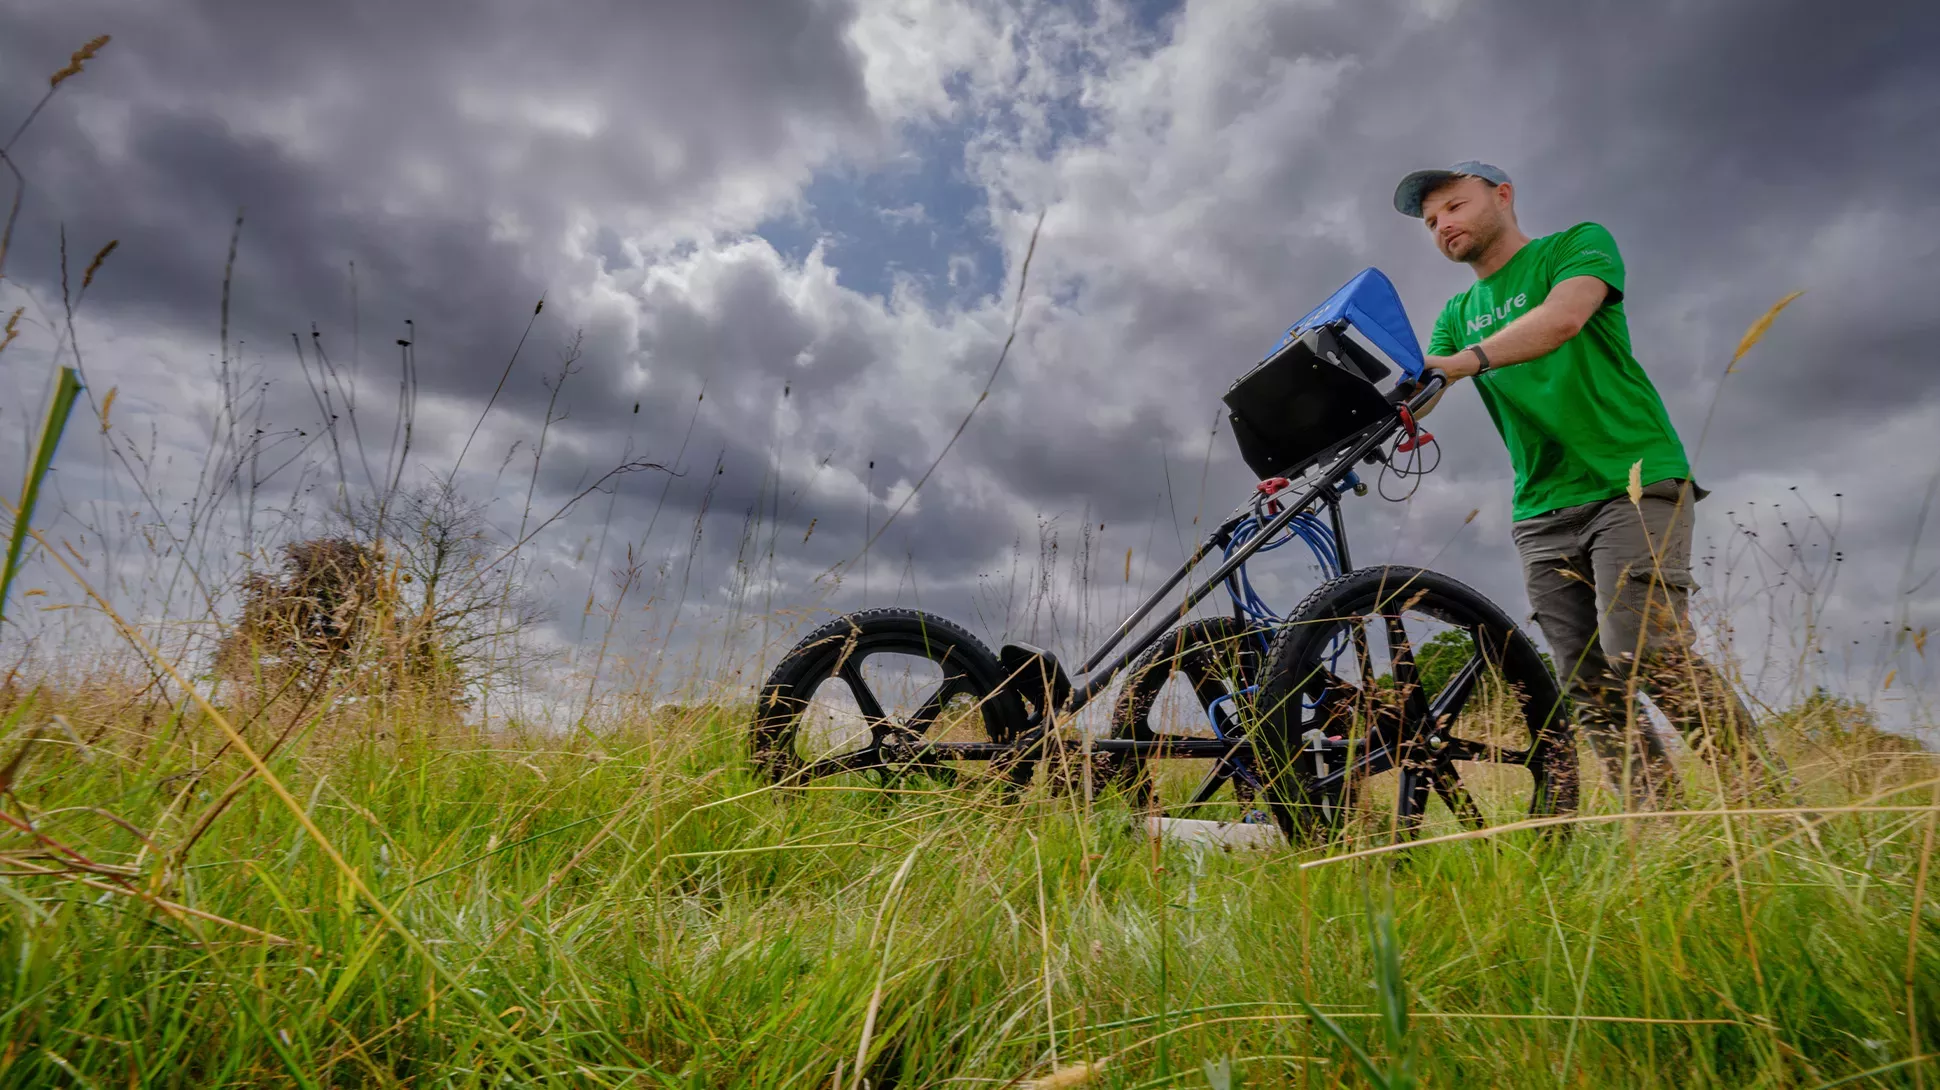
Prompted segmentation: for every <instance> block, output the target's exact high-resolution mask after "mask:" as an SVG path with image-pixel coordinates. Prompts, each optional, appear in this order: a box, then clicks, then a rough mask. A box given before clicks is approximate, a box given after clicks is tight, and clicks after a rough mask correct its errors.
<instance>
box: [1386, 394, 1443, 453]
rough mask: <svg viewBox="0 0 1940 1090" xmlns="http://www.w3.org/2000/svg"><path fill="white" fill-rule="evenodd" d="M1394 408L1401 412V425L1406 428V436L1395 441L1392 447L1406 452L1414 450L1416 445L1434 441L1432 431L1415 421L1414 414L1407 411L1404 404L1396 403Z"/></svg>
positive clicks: (1424, 444) (1422, 445)
mask: <svg viewBox="0 0 1940 1090" xmlns="http://www.w3.org/2000/svg"><path fill="white" fill-rule="evenodd" d="M1396 409H1397V411H1399V412H1400V413H1401V426H1402V427H1403V428H1404V429H1406V430H1407V432H1408V437H1407V438H1406V439H1403V440H1402V441H1400V442H1399V443H1396V444H1395V445H1394V449H1396V450H1398V451H1400V452H1402V453H1403V454H1406V453H1407V452H1409V451H1411V450H1415V449H1416V448H1418V447H1425V446H1427V445H1428V444H1430V443H1432V442H1434V441H1435V436H1434V434H1433V433H1431V432H1429V431H1428V430H1427V429H1425V428H1423V427H1422V426H1421V425H1420V424H1417V423H1415V414H1413V413H1411V412H1409V411H1408V407H1407V406H1406V405H1398V406H1396Z"/></svg>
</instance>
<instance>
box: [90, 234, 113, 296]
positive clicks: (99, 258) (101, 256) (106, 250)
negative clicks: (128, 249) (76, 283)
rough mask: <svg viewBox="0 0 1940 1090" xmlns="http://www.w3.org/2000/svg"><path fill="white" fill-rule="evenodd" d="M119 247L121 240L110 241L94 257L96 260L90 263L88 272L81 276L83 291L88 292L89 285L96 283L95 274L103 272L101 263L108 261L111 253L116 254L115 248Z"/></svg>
mask: <svg viewBox="0 0 1940 1090" xmlns="http://www.w3.org/2000/svg"><path fill="white" fill-rule="evenodd" d="M119 245H121V240H120V239H118V238H111V239H109V240H108V244H107V245H106V246H103V247H101V252H100V253H97V254H95V255H94V260H93V261H90V262H88V269H87V271H86V272H84V273H82V274H81V290H82V291H86V290H88V285H90V284H92V283H94V274H95V273H97V272H99V271H101V263H102V262H103V261H106V260H108V255H109V254H111V253H114V252H115V247H117V246H119Z"/></svg>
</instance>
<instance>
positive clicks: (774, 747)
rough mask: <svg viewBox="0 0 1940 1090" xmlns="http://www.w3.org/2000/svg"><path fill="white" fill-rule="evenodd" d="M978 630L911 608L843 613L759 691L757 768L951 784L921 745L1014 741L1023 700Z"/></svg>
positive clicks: (950, 768) (791, 774)
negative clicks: (1010, 687)
mask: <svg viewBox="0 0 1940 1090" xmlns="http://www.w3.org/2000/svg"><path fill="white" fill-rule="evenodd" d="M1003 681H1004V673H1003V669H1002V667H1001V666H1000V665H999V664H998V660H997V656H996V655H994V654H992V653H991V652H990V649H989V648H987V647H985V646H984V645H983V644H982V643H981V642H979V641H978V639H977V638H976V637H975V636H972V635H971V634H970V633H968V632H966V631H964V630H963V629H962V628H960V627H958V626H957V625H955V624H953V623H951V622H950V621H946V620H944V619H943V618H941V617H937V616H933V615H931V614H927V613H922V612H919V611H917V610H913V609H870V610H864V611H862V612H860V613H852V614H849V615H847V616H844V617H838V618H836V619H835V620H833V621H830V622H829V623H828V624H825V625H823V626H822V627H820V628H818V629H816V630H815V631H814V632H811V633H809V634H808V636H806V637H805V638H803V639H802V641H801V642H800V643H798V644H796V645H795V647H794V648H793V649H792V650H790V651H789V652H788V654H787V655H786V656H785V657H784V658H783V659H782V660H781V662H780V663H779V664H777V665H776V666H775V669H774V672H773V673H772V674H770V675H769V677H768V680H767V682H766V683H764V684H763V685H762V687H761V696H760V702H759V704H758V706H757V707H756V710H755V718H754V724H753V727H752V729H751V731H750V741H751V743H752V745H751V748H752V751H753V757H754V763H755V767H756V768H758V769H759V770H760V771H761V772H762V774H763V775H765V776H766V777H767V778H768V779H769V780H771V781H772V782H775V783H802V782H806V781H808V780H812V779H819V778H822V777H826V776H841V775H850V776H855V777H859V778H860V779H861V780H863V781H865V782H868V783H871V784H873V785H877V786H886V785H888V784H890V783H892V782H895V781H898V780H900V779H902V778H904V777H905V776H908V775H910V774H912V773H921V774H923V775H926V776H928V777H929V778H930V779H933V780H938V781H942V782H954V780H955V778H956V767H955V763H954V762H946V761H940V760H935V759H926V758H925V757H924V756H923V753H922V748H923V745H924V744H925V743H928V742H938V741H961V742H1008V741H1010V740H1012V739H1013V738H1015V737H1016V736H1017V734H1018V733H1019V732H1020V731H1021V730H1022V729H1023V724H1024V718H1025V716H1024V707H1023V703H1022V701H1020V700H1019V699H1018V697H1017V695H1016V693H1014V692H1012V691H1009V690H1007V689H1004V688H1003Z"/></svg>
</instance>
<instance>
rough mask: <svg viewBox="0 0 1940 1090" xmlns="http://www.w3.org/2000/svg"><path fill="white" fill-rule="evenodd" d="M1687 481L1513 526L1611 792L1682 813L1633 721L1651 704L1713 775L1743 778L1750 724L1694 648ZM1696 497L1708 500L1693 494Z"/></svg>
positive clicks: (1670, 781)
mask: <svg viewBox="0 0 1940 1090" xmlns="http://www.w3.org/2000/svg"><path fill="white" fill-rule="evenodd" d="M1694 487H1695V486H1691V485H1688V484H1687V483H1686V482H1685V481H1682V480H1664V481H1658V482H1656V483H1654V484H1651V485H1648V486H1646V487H1645V488H1644V490H1643V498H1642V499H1641V501H1640V502H1638V503H1636V504H1632V503H1631V502H1630V497H1629V496H1628V495H1621V496H1617V497H1614V498H1612V499H1608V500H1601V501H1598V502H1596V503H1586V504H1579V505H1577V506H1574V507H1564V508H1561V509H1559V510H1556V511H1551V512H1548V513H1547V514H1542V515H1537V516H1535V517H1533V518H1527V519H1523V520H1522V521H1520V522H1517V523H1516V524H1515V527H1514V536H1515V541H1516V549H1517V550H1518V551H1519V552H1520V553H1521V554H1522V568H1523V577H1524V579H1526V580H1527V582H1528V585H1529V601H1530V604H1531V605H1533V606H1534V607H1535V610H1536V623H1537V624H1538V625H1540V626H1541V627H1542V630H1543V636H1544V638H1545V639H1547V640H1548V641H1549V647H1550V653H1551V654H1552V655H1553V656H1554V657H1555V662H1556V673H1557V675H1558V680H1560V681H1561V682H1563V688H1564V691H1565V692H1566V693H1568V694H1569V696H1570V698H1571V700H1572V701H1573V702H1574V703H1575V705H1576V714H1577V723H1578V725H1579V726H1580V727H1581V728H1582V730H1583V732H1584V733H1585V734H1587V735H1589V738H1590V743H1591V745H1592V746H1593V747H1595V749H1596V754H1597V757H1598V759H1599V760H1600V761H1601V762H1602V764H1603V770H1604V775H1605V776H1606V777H1607V778H1608V780H1609V782H1610V784H1611V786H1612V787H1614V788H1616V789H1617V790H1618V791H1620V792H1622V793H1623V794H1625V795H1626V796H1627V797H1628V798H1629V799H1630V800H1631V804H1632V805H1633V806H1636V807H1638V808H1655V809H1662V808H1666V807H1670V806H1675V805H1677V804H1678V802H1679V798H1678V795H1679V790H1678V785H1677V777H1676V773H1675V772H1674V771H1673V770H1672V767H1671V762H1670V758H1669V756H1668V754H1667V753H1666V752H1665V749H1664V744H1663V742H1662V741H1661V740H1660V739H1659V738H1658V737H1657V735H1656V734H1655V733H1654V732H1652V731H1651V729H1650V725H1649V722H1648V720H1646V719H1644V718H1643V717H1642V715H1641V714H1640V709H1639V707H1638V704H1637V699H1636V698H1637V696H1638V695H1639V694H1640V693H1648V694H1649V695H1650V697H1651V699H1652V701H1653V702H1654V703H1656V705H1657V707H1658V709H1659V710H1660V711H1662V712H1663V713H1664V715H1665V717H1666V718H1667V719H1669V720H1670V721H1671V722H1672V723H1674V724H1676V725H1677V726H1678V728H1679V729H1680V730H1682V731H1683V733H1684V736H1685V738H1686V740H1687V741H1688V742H1689V743H1690V744H1691V746H1692V748H1693V749H1695V750H1697V751H1699V752H1702V753H1705V754H1706V756H1708V757H1710V758H1712V759H1713V760H1714V761H1716V762H1717V764H1718V767H1719V771H1720V772H1721V773H1725V774H1727V775H1729V774H1730V770H1737V771H1748V768H1747V763H1748V762H1750V761H1753V760H1755V758H1754V757H1753V756H1752V754H1751V753H1749V752H1748V751H1747V747H1746V746H1744V745H1742V744H1741V742H1742V740H1744V739H1746V738H1749V737H1751V731H1752V718H1751V713H1750V711H1749V710H1748V709H1747V708H1746V707H1745V705H1744V702H1743V701H1741V700H1740V699H1739V698H1738V695H1737V693H1736V692H1735V691H1734V690H1733V689H1732V687H1731V685H1730V683H1729V682H1727V681H1726V680H1725V679H1724V677H1723V676H1722V675H1721V674H1720V673H1719V672H1718V670H1717V669H1716V667H1714V666H1713V665H1712V664H1711V663H1709V662H1706V661H1705V660H1704V659H1703V658H1702V657H1700V656H1699V655H1698V654H1697V653H1696V652H1695V651H1693V650H1692V649H1691V628H1690V621H1689V615H1688V611H1687V606H1688V599H1689V596H1690V592H1691V589H1692V587H1693V586H1694V585H1695V584H1693V582H1692V580H1691V524H1692V522H1693V521H1695V520H1694V517H1693V514H1692V510H1691V505H1692V502H1693V501H1692V499H1691V496H1692V494H1693V493H1692V489H1693V488H1694ZM1696 495H1697V496H1698V497H1699V498H1702V497H1703V496H1704V495H1705V493H1703V492H1702V491H1698V492H1696Z"/></svg>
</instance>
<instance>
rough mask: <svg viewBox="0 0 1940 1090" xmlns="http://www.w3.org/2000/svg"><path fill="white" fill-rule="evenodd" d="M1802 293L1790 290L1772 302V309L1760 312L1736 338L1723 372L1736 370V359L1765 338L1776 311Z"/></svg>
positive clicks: (1776, 313)
mask: <svg viewBox="0 0 1940 1090" xmlns="http://www.w3.org/2000/svg"><path fill="white" fill-rule="evenodd" d="M1804 294H1805V293H1804V292H1802V291H1795V292H1792V293H1791V294H1790V295H1787V296H1786V297H1785V298H1783V299H1780V300H1779V301H1778V302H1776V303H1773V304H1772V309H1770V310H1768V311H1766V312H1765V313H1763V314H1760V315H1759V316H1758V320H1757V321H1755V322H1753V323H1751V328H1749V329H1747V330H1745V335H1744V336H1743V337H1740V338H1739V339H1738V350H1737V351H1736V352H1733V353H1732V354H1731V366H1729V367H1726V368H1725V369H1724V370H1725V374H1727V375H1728V374H1730V373H1731V372H1733V371H1736V370H1737V369H1738V361H1739V360H1741V359H1744V358H1745V353H1747V352H1749V351H1751V350H1752V349H1753V348H1754V347H1756V346H1757V344H1758V342H1759V341H1762V340H1764V339H1765V333H1766V332H1767V331H1768V330H1770V329H1771V328H1772V320H1773V319H1774V318H1777V317H1778V312H1779V311H1781V310H1784V309H1785V308H1786V307H1789V306H1791V305H1792V300H1794V299H1797V298H1798V297H1799V296H1801V295H1804Z"/></svg>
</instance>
